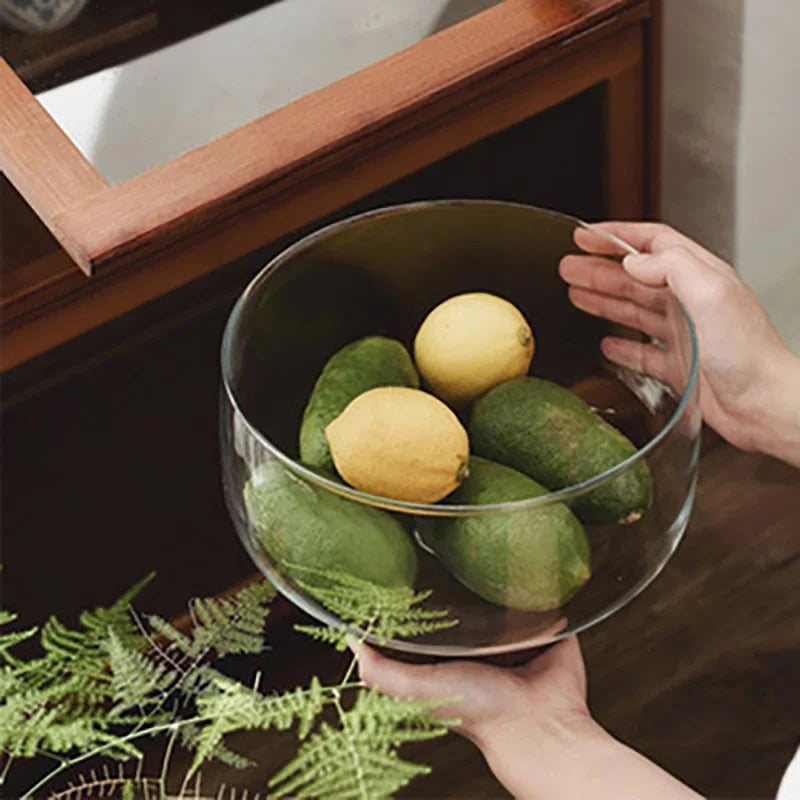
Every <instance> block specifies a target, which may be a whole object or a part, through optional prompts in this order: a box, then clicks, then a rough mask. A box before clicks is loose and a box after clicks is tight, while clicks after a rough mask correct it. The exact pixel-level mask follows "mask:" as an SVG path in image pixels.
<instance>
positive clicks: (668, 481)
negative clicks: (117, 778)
mask: <svg viewBox="0 0 800 800" xmlns="http://www.w3.org/2000/svg"><path fill="white" fill-rule="evenodd" d="M582 226H584V223H582V222H580V221H579V220H577V219H574V218H571V217H568V216H565V215H562V214H558V213H554V212H551V211H545V210H541V209H537V208H532V207H529V206H523V205H517V204H512V203H504V202H495V201H462V200H445V201H435V202H420V203H412V204H408V205H401V206H394V207H390V208H385V209H379V210H376V211H370V212H367V213H365V214H361V215H359V216H356V217H352V218H350V219H346V220H344V221H341V222H338V223H336V224H333V225H330V226H328V227H326V228H324V229H322V230H320V231H318V232H316V233H314V234H312V235H310V236H307V237H305V238H304V239H302V240H301V241H299V242H297V243H296V244H294V245H292V246H291V247H289V248H288V249H287V250H285V251H284V252H283V253H281V254H280V255H279V256H277V257H276V258H275V259H273V260H272V262H270V263H269V264H268V265H267V266H266V267H265V268H264V269H263V270H262V271H261V272H260V273H259V274H258V275H257V276H256V277H255V279H254V280H253V281H252V282H251V284H250V285H249V286H248V288H247V289H246V290H245V292H244V293H243V294H242V296H241V297H240V299H239V300H238V302H237V303H236V306H235V307H234V309H233V311H232V312H231V315H230V319H229V321H228V324H227V327H226V330H225V335H224V339H223V344H222V376H223V389H222V392H221V437H222V467H223V480H224V488H225V495H226V500H227V503H228V507H229V509H230V513H231V516H232V518H233V521H234V524H235V526H236V529H237V531H238V533H239V535H240V537H241V539H242V541H243V542H244V544H245V546H246V548H247V550H248V551H249V553H250V554H251V556H252V558H253V560H254V561H255V563H256V564H257V566H258V567H259V569H260V570H261V571H262V572H263V573H264V574H265V575H266V576H267V577H268V578H269V579H270V580H271V581H273V582H274V583H275V585H276V586H277V587H278V589H279V590H280V591H281V592H282V593H283V594H284V595H285V596H286V597H288V598H289V599H290V600H292V601H293V602H294V603H296V604H297V605H298V606H300V607H301V608H302V609H304V610H305V611H306V612H308V613H310V614H311V615H313V616H314V617H316V618H318V619H319V620H321V621H324V622H326V623H329V624H333V625H341V624H342V622H341V620H340V619H339V618H338V617H337V616H336V615H335V614H333V613H332V612H331V611H329V610H328V609H327V608H325V607H324V606H323V605H321V604H320V603H319V602H317V601H316V600H315V599H314V598H313V597H311V596H310V595H309V594H308V593H307V592H306V591H304V590H303V589H302V588H301V587H300V586H299V585H298V584H297V582H295V581H294V580H293V578H292V576H291V575H289V574H288V573H287V570H286V569H283V568H282V567H281V565H280V564H279V563H276V561H275V560H274V559H273V557H272V556H271V555H270V552H268V548H267V547H265V545H264V542H263V537H262V536H260V530H261V529H260V522H259V520H258V519H252V518H251V515H250V514H249V512H248V504H247V503H246V502H245V500H244V496H245V491H246V487H247V486H248V484H249V483H250V482H251V481H254V482H256V483H257V482H258V481H259V474H260V471H263V470H264V469H268V470H279V471H285V472H286V473H287V474H290V475H292V476H293V477H294V478H295V479H297V480H299V481H301V482H302V483H303V484H304V485H305V486H306V487H307V488H308V490H309V492H312V493H313V492H318V493H319V492H321V493H324V494H326V495H328V494H335V495H337V497H338V498H339V499H340V500H339V501H337V502H341V503H348V504H358V505H360V506H370V507H372V508H377V509H381V511H380V513H389V514H391V515H392V516H393V517H394V519H396V520H399V521H400V523H401V524H402V526H403V528H404V529H405V530H406V532H407V534H408V536H409V537H412V540H413V541H414V548H415V551H416V555H417V560H418V570H417V577H416V583H415V586H416V588H418V589H432V590H433V595H432V598H431V600H430V602H431V603H432V605H433V606H435V607H439V608H447V609H449V610H450V611H451V613H452V615H453V616H455V617H456V618H458V619H459V620H460V623H459V624H458V625H457V626H456V627H453V628H450V629H448V630H443V631H440V632H437V633H434V634H429V635H426V636H424V637H420V638H416V639H409V640H404V639H394V640H390V641H388V642H382V644H383V645H384V646H385V647H388V648H390V649H393V650H395V651H404V652H405V653H407V654H416V655H417V656H424V657H443V656H459V657H465V656H469V657H481V656H491V655H495V654H501V653H512V652H516V651H521V650H527V649H530V648H533V647H537V646H540V645H546V644H549V643H551V642H553V641H556V640H557V639H559V638H561V637H563V636H566V635H569V634H572V633H576V632H579V631H582V630H585V629H586V628H588V627H589V626H591V625H593V624H595V623H597V622H599V621H601V620H603V619H605V618H607V617H608V616H610V615H611V614H613V613H614V612H615V611H616V610H618V609H620V608H622V607H623V606H624V605H625V604H626V603H627V602H628V601H630V600H631V599H632V598H634V597H635V596H636V595H637V594H639V593H640V592H641V591H642V590H643V589H644V588H645V587H646V586H647V585H648V584H649V583H650V582H651V581H652V580H653V579H654V578H655V577H656V575H658V573H659V572H660V571H661V569H662V568H663V567H664V565H665V564H666V562H667V561H668V560H669V558H670V556H671V555H672V553H673V552H674V551H675V548H676V547H677V546H678V543H679V542H680V540H681V537H682V535H683V532H684V530H685V529H686V525H687V522H688V519H689V514H690V511H691V507H692V502H693V498H694V490H695V484H696V477H697V460H698V452H699V437H700V413H699V407H698V397H697V344H696V340H695V335H694V329H693V326H692V323H691V321H690V320H689V318H688V316H687V315H686V313H685V311H684V310H683V308H682V306H681V305H680V304H679V303H678V302H677V301H676V300H675V299H674V298H673V297H672V296H671V295H668V297H667V302H666V310H665V321H666V330H667V331H668V333H667V335H666V338H665V340H664V341H661V342H659V345H660V346H661V347H662V349H663V350H664V353H665V357H666V359H667V362H668V365H669V370H668V373H669V384H670V385H667V384H666V383H664V382H662V381H660V380H657V379H656V378H655V377H653V376H650V375H647V374H644V373H641V372H634V371H632V370H629V369H622V368H620V367H616V366H614V365H613V364H611V363H610V362H608V361H607V360H606V359H605V358H604V357H603V355H602V353H601V349H600V343H601V340H602V339H603V337H604V336H606V335H608V334H609V333H613V335H614V336H622V337H628V338H632V339H637V340H642V341H644V340H646V337H644V335H643V334H641V333H640V332H638V331H634V330H631V329H628V328H623V327H622V326H620V325H618V324H613V323H609V322H608V321H606V320H603V319H598V318H595V317H592V316H589V315H588V314H585V313H583V312H581V311H579V310H577V309H576V308H575V307H574V306H573V305H572V304H571V303H570V301H569V298H568V296H567V289H566V286H565V284H564V282H563V281H562V280H561V278H560V277H559V274H558V264H559V261H560V259H561V258H562V256H564V255H565V254H567V253H570V252H580V251H579V250H578V248H577V247H576V245H575V243H574V238H573V236H574V233H575V230H576V228H579V227H582ZM615 241H616V242H617V244H620V242H619V240H615ZM625 247H628V246H627V245H625ZM628 249H629V250H630V251H631V252H633V248H629V247H628ZM476 290H479V291H487V292H492V293H495V294H498V295H500V296H502V297H505V298H507V299H509V300H510V301H512V302H513V303H514V304H515V305H516V306H517V307H518V308H520V309H521V310H522V312H523V313H524V314H525V316H526V318H527V319H528V320H529V321H530V323H531V325H532V328H533V330H534V334H535V337H536V355H535V357H534V360H533V364H532V369H531V371H532V374H534V375H536V376H539V377H543V378H547V379H550V380H553V381H556V382H557V383H559V384H561V385H562V386H565V387H568V388H571V389H573V391H575V392H576V393H577V394H579V395H581V396H582V397H583V398H584V399H585V400H586V401H587V402H588V403H590V404H591V405H592V406H593V407H594V408H595V409H596V410H597V411H598V413H600V414H601V415H602V416H603V417H604V418H606V419H607V420H608V421H610V422H611V423H612V424H613V425H615V426H616V427H618V428H619V429H620V430H622V431H623V432H624V433H626V434H627V436H628V437H629V438H630V439H631V440H632V441H633V442H634V444H635V445H636V447H637V448H638V450H637V452H636V453H635V454H634V455H632V456H631V457H629V458H628V459H627V460H625V461H623V462H622V463H620V464H618V465H617V466H615V467H614V468H613V469H610V470H607V471H606V472H604V473H602V474H600V475H598V476H596V477H595V478H593V479H591V480H589V481H586V482H584V483H582V484H579V485H575V486H571V487H567V488H565V489H561V490H560V491H555V492H551V493H549V494H547V495H544V496H540V497H534V498H529V499H523V500H518V501H515V502H511V503H505V504H502V505H498V504H495V505H483V506H480V505H475V506H456V505H447V504H441V503H440V504H437V505H424V504H412V503H405V502H399V501H392V500H388V499H386V498H381V497H376V496H370V495H366V494H364V493H362V492H359V491H357V490H355V489H353V488H351V487H349V486H345V485H343V484H341V483H339V482H338V481H337V480H335V479H331V478H329V477H325V476H323V475H320V474H317V473H316V472H314V471H312V470H310V469H308V468H306V467H304V466H303V465H302V464H300V463H299V462H298V461H297V460H296V457H297V452H298V445H297V440H298V431H299V426H300V420H301V417H302V413H303V410H304V408H305V405H306V402H307V400H308V397H309V395H310V393H311V390H312V387H313V385H314V383H315V381H316V379H317V377H318V375H319V373H320V371H321V369H322V367H323V365H324V364H325V362H326V361H327V359H328V358H329V357H330V356H331V355H332V354H333V353H334V352H336V351H337V350H338V349H340V348H341V347H343V346H344V345H346V344H348V343H350V342H352V341H354V340H356V339H358V338H360V337H362V336H365V335H370V334H381V335H386V336H391V337H394V338H397V339H399V340H400V341H402V342H403V343H405V344H406V346H408V347H409V348H410V346H411V344H412V342H413V338H414V334H415V332H416V330H417V328H418V327H419V325H420V323H421V322H422V320H423V319H424V317H425V316H426V315H427V313H428V312H429V311H430V310H431V309H432V308H433V307H435V306H436V305H437V304H438V303H439V302H441V300H443V299H444V298H446V297H449V296H451V295H454V294H458V293H461V292H467V291H476ZM642 459H644V460H646V462H647V465H648V466H649V469H650V472H651V473H652V478H653V500H652V506H651V507H650V509H649V511H648V512H647V513H646V514H644V516H642V517H641V519H639V520H638V521H636V522H634V523H631V524H625V525H622V524H611V525H599V526H587V527H586V534H587V537H588V540H589V543H590V547H591V578H590V579H589V580H588V582H586V583H585V584H584V585H583V587H582V588H581V589H580V591H578V592H577V594H575V595H574V597H572V598H571V599H570V600H569V602H567V603H566V604H565V605H563V606H561V607H560V608H557V609H553V610H549V611H520V610H514V609H510V608H506V607H504V606H501V605H495V604H493V603H490V602H487V601H485V600H483V599H481V598H480V597H479V596H477V595H476V594H474V593H473V592H471V591H470V590H468V589H467V588H465V587H464V586H463V585H462V584H461V583H459V581H457V580H456V579H455V578H454V577H453V576H452V575H451V574H450V573H449V572H448V570H447V569H446V568H445V567H444V566H443V564H442V563H441V562H440V561H439V560H438V559H437V558H436V556H435V555H434V554H433V553H432V552H430V551H429V550H428V549H427V547H426V545H425V532H426V529H427V526H430V525H435V524H437V520H441V518H442V517H446V518H448V519H450V520H456V519H462V518H466V517H471V518H475V517H479V518H482V519H483V520H484V521H486V522H492V521H496V520H502V521H503V524H509V525H514V526H522V529H524V528H525V526H526V525H528V524H529V523H530V521H531V519H532V518H533V515H536V514H539V513H541V512H542V511H543V510H545V509H547V508H549V507H552V506H553V505H554V504H557V503H565V504H567V505H573V504H575V503H576V502H579V501H580V500H581V499H582V498H585V496H586V495H587V494H588V493H589V492H590V491H592V490H593V489H596V488H597V486H598V485H600V484H602V483H604V482H607V481H609V480H612V479H614V478H615V477H616V476H619V475H620V474H622V473H624V472H626V471H628V470H633V469H636V468H637V465H638V464H639V462H640V461H641V460H642ZM295 485H297V484H295ZM276 513H280V514H281V515H282V516H281V518H280V519H279V520H277V523H278V524H281V525H284V526H287V533H288V535H291V536H297V537H303V536H304V535H313V534H309V533H308V532H307V531H304V530H303V529H301V528H302V527H303V526H302V525H298V527H297V529H293V528H292V516H293V514H286V513H284V512H276ZM306 519H308V518H307V517H306ZM356 536H357V534H356ZM353 547H356V548H357V547H359V543H358V542H357V541H354V542H353Z"/></svg>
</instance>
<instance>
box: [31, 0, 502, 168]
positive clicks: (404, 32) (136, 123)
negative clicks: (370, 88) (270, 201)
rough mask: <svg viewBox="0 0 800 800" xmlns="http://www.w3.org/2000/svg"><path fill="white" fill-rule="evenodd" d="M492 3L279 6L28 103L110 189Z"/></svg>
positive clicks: (284, 2)
mask: <svg viewBox="0 0 800 800" xmlns="http://www.w3.org/2000/svg"><path fill="white" fill-rule="evenodd" d="M498 2H499V0H423V1H422V2H420V1H419V0H415V2H397V0H336V2H331V0H280V2H275V3H271V4H269V5H267V6H265V7H264V8H261V9H259V10H257V11H254V12H252V13H250V14H247V15H246V16H243V17H240V18H238V19H236V20H233V21H231V22H227V23H225V24H223V25H219V26H218V27H216V28H213V29H212V30H209V31H206V32H204V33H201V34H199V35H197V36H194V37H192V38H189V39H186V40H185V41H182V42H179V43H177V44H173V45H170V46H169V47H165V48H163V49H161V50H158V51H156V52H154V53H151V54H149V55H146V56H142V57H140V58H137V59H135V60H133V61H129V62H128V63H125V64H121V65H118V66H114V67H110V68H108V69H104V70H102V71H100V72H97V73H95V74H92V75H88V76H86V77H84V78H80V79H79V80H76V81H73V82H71V83H68V84H65V85H63V86H58V87H56V88H55V89H51V90H48V91H45V92H42V93H41V94H39V95H38V97H39V100H40V101H41V102H42V104H43V105H44V106H45V108H47V110H48V111H49V112H50V114H51V115H52V116H53V117H54V118H55V119H56V121H57V122H58V123H59V124H60V125H61V127H62V128H63V129H64V130H65V131H66V132H67V134H68V135H69V136H70V138H71V139H72V140H73V141H74V142H75V144H76V145H77V146H78V148H79V149H80V150H81V151H82V152H83V153H84V154H85V155H86V156H87V158H88V159H89V160H90V161H91V162H92V163H93V164H94V166H95V167H96V168H97V170H98V171H99V172H100V173H101V174H102V175H103V177H104V178H106V180H108V181H110V182H111V183H119V182H122V181H125V180H127V179H128V178H131V177H133V176H134V175H137V174H139V173H140V172H143V171H145V170H147V169H150V168H151V167H154V166H157V165H158V164H162V163H164V162H165V161H168V160H170V159H171V158H174V157H175V156H177V155H180V154H181V153H184V152H186V151H187V150H190V149H192V148H195V147H198V146H200V145H202V144H205V143H206V142H208V141H210V140H211V139H213V138H215V137H217V136H220V135H222V134H224V133H227V132H228V131H231V130H234V129H235V128H237V127H239V126H241V125H243V124H245V123H247V122H251V121H252V120H254V119H256V118H258V117H260V116H262V115H264V114H266V113H268V112H270V111H273V110H275V109H277V108H279V107H281V106H283V105H285V104H286V103H289V102H291V101H293V100H296V99H297V98H299V97H302V96H303V95H305V94H308V93H309V92H313V91H315V90H316V89H320V88H322V87H323V86H326V85H328V84H330V83H332V82H333V81H336V80H338V79H340V78H343V77H345V76H346V75H349V74H351V73H353V72H356V71H358V70H360V69H362V68H364V67H366V66H368V65H369V64H371V63H374V62H375V61H378V60H380V59H382V58H384V57H386V56H388V55H390V54H391V53H394V52H397V51H399V50H402V49H404V48H406V47H408V46H410V45H412V44H414V43H415V42H418V41H419V40H421V39H424V38H425V37H427V36H430V35H431V34H433V33H435V32H437V31H440V30H442V29H444V28H446V27H449V26H451V25H453V24H455V23H457V22H459V21H461V20H463V19H465V18H467V17H469V16H471V15H473V14H476V13H478V12H479V11H482V10H484V9H486V8H488V7H490V6H493V5H496V4H497V3H498ZM291 134H292V132H291V131H287V132H286V135H287V136H291Z"/></svg>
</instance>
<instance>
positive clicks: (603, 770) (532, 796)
mask: <svg viewBox="0 0 800 800" xmlns="http://www.w3.org/2000/svg"><path fill="white" fill-rule="evenodd" d="M482 749H483V750H484V755H485V756H486V759H487V762H488V764H489V766H490V768H491V769H492V771H493V772H494V773H495V775H496V776H497V777H498V778H499V779H500V781H501V782H502V783H503V785H504V786H505V787H506V789H508V790H509V791H510V792H511V794H513V795H514V797H517V798H519V799H520V800H585V798H587V797H591V798H597V800H606V798H607V799H608V800H641V798H647V800H697V799H698V798H700V797H701V795H698V794H697V793H696V792H695V791H693V790H692V789H690V788H689V787H688V786H686V785H685V784H683V783H681V782H680V781H678V780H677V779H676V778H673V777H672V776H671V775H670V774H669V773H667V772H665V771H664V770H663V769H661V767H659V766H658V765H657V764H654V763H653V762H651V761H648V759H646V758H645V757H644V756H642V755H640V754H639V753H637V752H636V751H634V750H632V749H631V748H629V747H627V746H625V745H624V744H622V743H621V742H619V741H617V740H616V739H614V738H613V737H612V736H611V735H610V734H608V733H607V732H606V731H604V730H603V729H602V728H601V727H600V726H599V725H597V723H595V722H593V721H591V720H587V724H586V725H584V726H581V730H580V731H579V732H577V733H576V732H574V731H570V732H569V734H567V735H563V736H562V735H560V734H556V735H555V736H554V735H553V732H552V731H548V732H547V734H546V735H545V734H544V732H540V733H539V734H538V735H537V734H536V733H535V732H534V731H533V730H532V731H531V733H530V736H526V737H524V741H521V740H520V738H519V737H517V738H516V739H515V740H512V739H508V740H506V741H505V743H503V742H502V739H500V740H498V739H495V741H494V742H493V743H492V745H491V746H490V747H488V748H482Z"/></svg>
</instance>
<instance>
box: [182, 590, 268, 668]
mask: <svg viewBox="0 0 800 800" xmlns="http://www.w3.org/2000/svg"><path fill="white" fill-rule="evenodd" d="M274 598H275V588H274V587H273V586H272V584H270V583H268V582H267V581H265V580H259V581H256V582H254V583H251V584H249V585H248V586H246V587H245V588H244V589H241V590H240V591H239V592H237V593H236V594H235V595H234V596H233V597H230V598H222V599H220V598H204V599H199V600H195V601H193V602H192V604H191V606H190V608H191V612H192V616H193V617H194V619H195V627H194V636H193V639H194V644H195V647H197V648H202V649H213V650H214V651H216V653H217V655H219V656H226V655H231V654H234V653H260V652H261V650H262V649H263V647H264V620H265V618H266V616H267V609H266V606H267V604H268V603H270V602H271V601H272V600H273V599H274Z"/></svg>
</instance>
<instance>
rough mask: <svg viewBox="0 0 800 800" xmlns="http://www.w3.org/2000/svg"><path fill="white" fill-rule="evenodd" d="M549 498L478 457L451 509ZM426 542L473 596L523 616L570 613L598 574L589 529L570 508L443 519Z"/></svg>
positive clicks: (532, 484)
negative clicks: (567, 606) (564, 608)
mask: <svg viewBox="0 0 800 800" xmlns="http://www.w3.org/2000/svg"><path fill="white" fill-rule="evenodd" d="M543 494H547V489H545V488H544V487H543V486H540V485H539V484H538V483H536V481H534V480H532V479H531V478H529V477H528V476H527V475H523V474H522V473H521V472H517V471H516V470H514V469H511V468H510V467H504V466H503V465H502V464H495V463H493V462H492V461H486V460H485V459H483V458H479V457H477V456H473V457H472V459H471V460H470V471H469V477H468V478H467V479H466V480H465V481H464V483H462V484H461V486H459V488H458V489H457V490H456V491H455V492H454V493H453V494H452V495H451V496H450V497H449V498H448V499H447V502H448V503H455V504H462V505H477V504H485V503H506V502H510V501H513V500H524V499H527V498H529V497H538V496H540V495H543ZM424 540H425V542H426V544H427V545H428V546H429V547H431V549H432V550H434V552H435V553H436V554H437V556H438V557H439V559H440V560H441V561H442V563H443V564H444V565H445V566H446V567H447V568H448V569H449V570H450V572H452V573H453V575H455V577H456V578H458V580H460V581H461V583H463V584H464V585H465V586H466V587H467V588H468V589H471V590H472V591H473V592H475V593H476V594H477V595H479V596H480V597H482V598H483V599H484V600H488V601H489V602H490V603H497V604H498V605H503V606H507V607H509V608H516V609H521V610H523V611H546V610H548V609H551V608H557V607H558V606H560V605H563V604H564V603H566V602H567V600H569V599H570V598H571V597H572V596H573V595H574V594H575V593H576V592H577V591H578V590H579V589H580V588H581V586H583V584H584V583H585V582H586V581H587V580H588V579H589V576H590V574H591V573H590V568H589V561H590V556H589V542H588V540H587V538H586V534H585V532H584V530H583V526H582V525H581V524H580V522H578V520H577V519H576V518H575V516H574V515H573V514H572V512H571V511H570V510H569V509H568V508H567V507H566V506H565V505H564V504H563V503H553V504H551V505H545V506H542V507H541V508H526V509H521V510H518V511H491V512H487V513H485V514H480V515H476V516H468V517H446V518H436V519H435V520H434V521H432V523H431V525H430V527H429V528H428V527H426V528H425V532H424Z"/></svg>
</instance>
